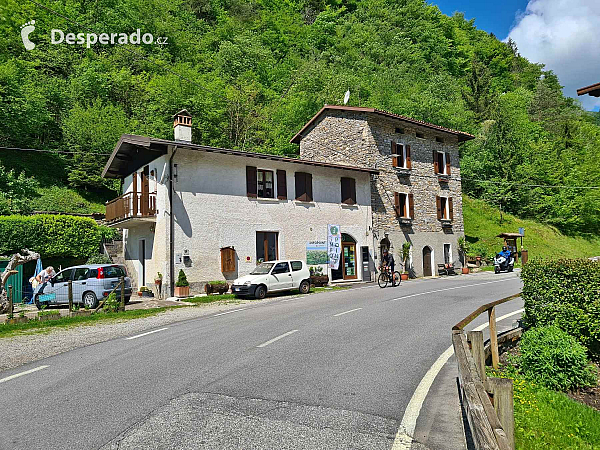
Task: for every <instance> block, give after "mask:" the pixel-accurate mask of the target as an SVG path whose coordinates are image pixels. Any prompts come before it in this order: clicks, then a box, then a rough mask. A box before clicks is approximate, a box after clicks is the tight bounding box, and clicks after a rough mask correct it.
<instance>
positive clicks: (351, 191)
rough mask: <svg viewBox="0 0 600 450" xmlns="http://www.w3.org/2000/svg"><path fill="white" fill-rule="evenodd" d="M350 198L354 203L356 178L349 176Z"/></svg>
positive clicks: (354, 203)
mask: <svg viewBox="0 0 600 450" xmlns="http://www.w3.org/2000/svg"><path fill="white" fill-rule="evenodd" d="M350 200H352V204H353V205H356V180H355V179H354V178H350Z"/></svg>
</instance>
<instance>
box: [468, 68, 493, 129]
mask: <svg viewBox="0 0 600 450" xmlns="http://www.w3.org/2000/svg"><path fill="white" fill-rule="evenodd" d="M466 82H467V87H466V89H464V90H463V93H462V95H463V99H464V101H465V103H466V104H467V107H468V108H469V109H470V110H471V111H473V113H475V119H476V120H477V122H483V121H484V120H486V119H489V117H490V111H491V109H492V104H493V102H494V97H495V95H494V92H493V91H492V76H491V72H490V70H489V69H488V68H487V66H485V65H484V64H482V63H481V62H480V61H479V60H478V59H477V58H474V59H473V60H472V61H471V70H470V71H469V73H468V75H467V79H466Z"/></svg>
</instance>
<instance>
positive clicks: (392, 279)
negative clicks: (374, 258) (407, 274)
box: [377, 267, 401, 288]
mask: <svg viewBox="0 0 600 450" xmlns="http://www.w3.org/2000/svg"><path fill="white" fill-rule="evenodd" d="M379 270H380V272H381V273H380V274H379V277H378V278H377V284H379V287H380V288H384V287H387V285H388V283H390V284H391V285H392V287H394V286H400V280H401V278H400V272H398V271H397V270H395V271H394V274H393V276H392V274H391V270H390V267H380V268H379Z"/></svg>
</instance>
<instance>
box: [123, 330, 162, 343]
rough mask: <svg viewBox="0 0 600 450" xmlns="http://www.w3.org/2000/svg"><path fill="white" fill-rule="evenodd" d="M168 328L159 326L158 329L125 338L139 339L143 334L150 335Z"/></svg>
mask: <svg viewBox="0 0 600 450" xmlns="http://www.w3.org/2000/svg"><path fill="white" fill-rule="evenodd" d="M166 329H167V328H159V329H158V330H152V331H147V332H146V333H142V334H138V335H136V336H129V337H128V338H125V340H126V341H128V340H130V339H137V338H140V337H142V336H148V335H149V334H153V333H158V332H159V331H165V330H166Z"/></svg>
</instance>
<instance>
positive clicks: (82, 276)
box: [73, 267, 90, 281]
mask: <svg viewBox="0 0 600 450" xmlns="http://www.w3.org/2000/svg"><path fill="white" fill-rule="evenodd" d="M89 276H90V269H89V268H87V267H80V268H79V269H75V275H74V276H73V280H75V281H81V280H87V279H88V277H89Z"/></svg>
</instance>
